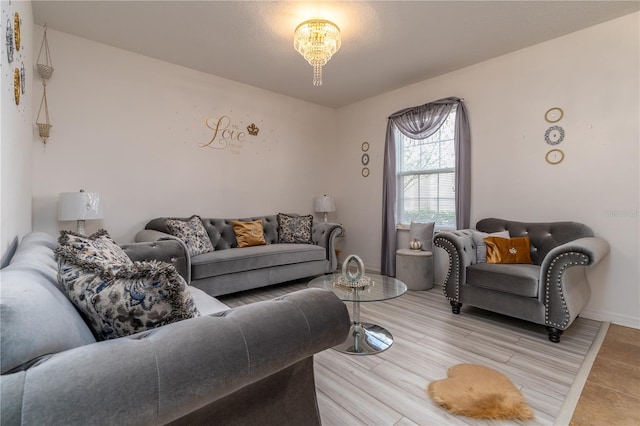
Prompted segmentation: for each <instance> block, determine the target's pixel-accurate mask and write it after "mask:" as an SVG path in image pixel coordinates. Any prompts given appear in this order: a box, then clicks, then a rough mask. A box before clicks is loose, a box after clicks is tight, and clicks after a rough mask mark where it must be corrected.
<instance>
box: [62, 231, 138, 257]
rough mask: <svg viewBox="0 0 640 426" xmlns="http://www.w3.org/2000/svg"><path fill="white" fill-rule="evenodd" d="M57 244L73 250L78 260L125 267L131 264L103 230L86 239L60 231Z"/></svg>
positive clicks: (125, 254) (82, 236) (72, 233)
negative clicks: (119, 264)
mask: <svg viewBox="0 0 640 426" xmlns="http://www.w3.org/2000/svg"><path fill="white" fill-rule="evenodd" d="M58 244H59V245H60V246H63V247H64V246H66V247H69V248H71V249H73V251H74V252H75V253H76V255H77V256H78V257H79V258H80V259H84V260H97V261H105V262H110V263H122V264H125V265H131V264H133V262H132V261H131V259H130V258H129V256H127V253H125V251H124V250H123V249H122V248H121V247H120V246H119V245H118V244H116V242H115V241H113V240H112V239H111V237H110V236H109V234H108V233H107V231H106V230H104V229H100V230H99V231H97V232H96V233H95V234H93V235H90V236H88V237H87V236H84V235H80V234H76V233H75V232H71V231H60V237H59V238H58Z"/></svg>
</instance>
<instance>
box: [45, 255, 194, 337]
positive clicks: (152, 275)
mask: <svg viewBox="0 0 640 426" xmlns="http://www.w3.org/2000/svg"><path fill="white" fill-rule="evenodd" d="M55 255H56V260H57V261H58V281H59V283H60V286H61V287H62V289H63V291H64V293H65V294H66V295H67V297H68V298H69V300H71V302H72V303H73V304H74V305H75V307H76V308H77V309H78V311H80V313H81V314H82V315H83V317H84V319H85V321H86V322H87V324H88V325H89V327H90V328H91V330H92V331H93V333H94V335H95V336H96V338H97V339H98V340H105V339H113V338H117V337H123V336H128V335H130V334H134V333H138V332H140V331H144V330H149V329H152V328H155V327H160V326H162V325H165V324H169V323H172V322H176V321H181V320H184V319H188V318H193V317H195V316H199V312H198V309H197V308H196V306H195V303H194V302H193V298H192V297H191V294H190V293H189V290H188V287H187V284H186V282H185V281H184V279H183V278H182V276H180V274H179V273H178V271H177V270H176V268H175V267H174V266H173V265H171V264H169V263H165V262H158V261H151V262H131V261H129V262H128V263H125V262H114V261H112V260H110V256H109V255H105V256H104V257H102V258H100V257H98V256H94V257H87V256H86V255H85V254H84V253H83V252H82V251H81V250H79V249H78V247H77V246H73V245H61V246H60V247H58V248H57V249H56V251H55Z"/></svg>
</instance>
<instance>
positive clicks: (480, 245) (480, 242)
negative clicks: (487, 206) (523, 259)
mask: <svg viewBox="0 0 640 426" xmlns="http://www.w3.org/2000/svg"><path fill="white" fill-rule="evenodd" d="M487 237H500V238H511V236H510V235H509V231H500V232H493V233H491V234H488V233H486V232H480V231H476V230H475V229H474V230H473V233H472V238H473V243H474V244H475V245H476V262H478V263H487V245H486V244H485V242H484V239H485V238H487Z"/></svg>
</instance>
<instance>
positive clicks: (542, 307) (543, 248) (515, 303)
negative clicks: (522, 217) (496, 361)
mask: <svg viewBox="0 0 640 426" xmlns="http://www.w3.org/2000/svg"><path fill="white" fill-rule="evenodd" d="M476 230H477V231H480V232H484V233H494V232H500V231H505V230H507V231H509V235H510V237H511V238H514V237H523V236H527V237H529V239H530V255H531V260H532V262H533V264H491V263H481V262H478V258H477V257H476V255H477V252H476V249H477V244H476V242H474V237H473V235H474V230H472V229H464V230H458V231H448V232H440V233H438V234H436V235H435V236H434V240H433V241H434V245H435V246H436V247H439V248H441V249H444V251H445V253H446V255H447V256H448V270H447V274H446V278H445V282H444V287H443V288H444V295H445V297H446V298H447V299H448V300H449V301H450V303H451V309H452V311H453V313H454V314H459V313H460V307H461V306H462V305H463V304H468V305H471V306H475V307H478V308H482V309H486V310H489V311H492V312H497V313H500V314H504V315H508V316H511V317H515V318H520V319H523V320H526V321H531V322H534V323H536V324H541V325H544V326H546V328H547V331H548V333H549V340H551V341H552V342H556V343H557V342H559V341H560V335H561V334H562V332H563V331H564V330H566V329H567V328H568V327H569V326H570V325H571V323H572V322H573V321H574V320H575V318H576V317H577V316H578V314H580V311H582V309H583V308H584V307H585V306H586V305H587V303H588V302H589V298H590V295H591V289H590V287H589V283H588V281H587V276H586V269H587V268H589V267H593V266H594V265H596V264H597V263H598V262H600V260H602V258H603V257H605V256H606V255H607V254H608V253H609V243H607V241H605V240H604V239H602V238H599V237H594V235H593V231H592V230H591V229H590V228H589V227H588V226H586V225H583V224H580V223H576V222H549V223H526V222H516V221H510V220H504V219H496V218H489V219H483V220H480V221H479V222H478V223H477V224H476Z"/></svg>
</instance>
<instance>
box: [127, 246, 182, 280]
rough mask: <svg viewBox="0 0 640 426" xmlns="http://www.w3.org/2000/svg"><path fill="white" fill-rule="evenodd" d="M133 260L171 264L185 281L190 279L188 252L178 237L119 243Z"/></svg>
mask: <svg viewBox="0 0 640 426" xmlns="http://www.w3.org/2000/svg"><path fill="white" fill-rule="evenodd" d="M120 246H121V247H122V249H123V250H124V251H125V253H127V255H128V256H129V258H130V259H131V260H133V261H134V262H137V261H149V260H159V261H161V262H167V263H170V264H172V265H173V266H175V267H176V269H177V270H178V273H179V274H180V275H182V277H183V278H184V279H185V281H186V282H187V283H189V282H190V281H191V267H190V258H189V252H188V251H187V249H186V247H185V245H184V244H183V243H182V242H181V241H180V240H178V239H165V240H158V241H150V242H144V243H130V244H121V245H120Z"/></svg>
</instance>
